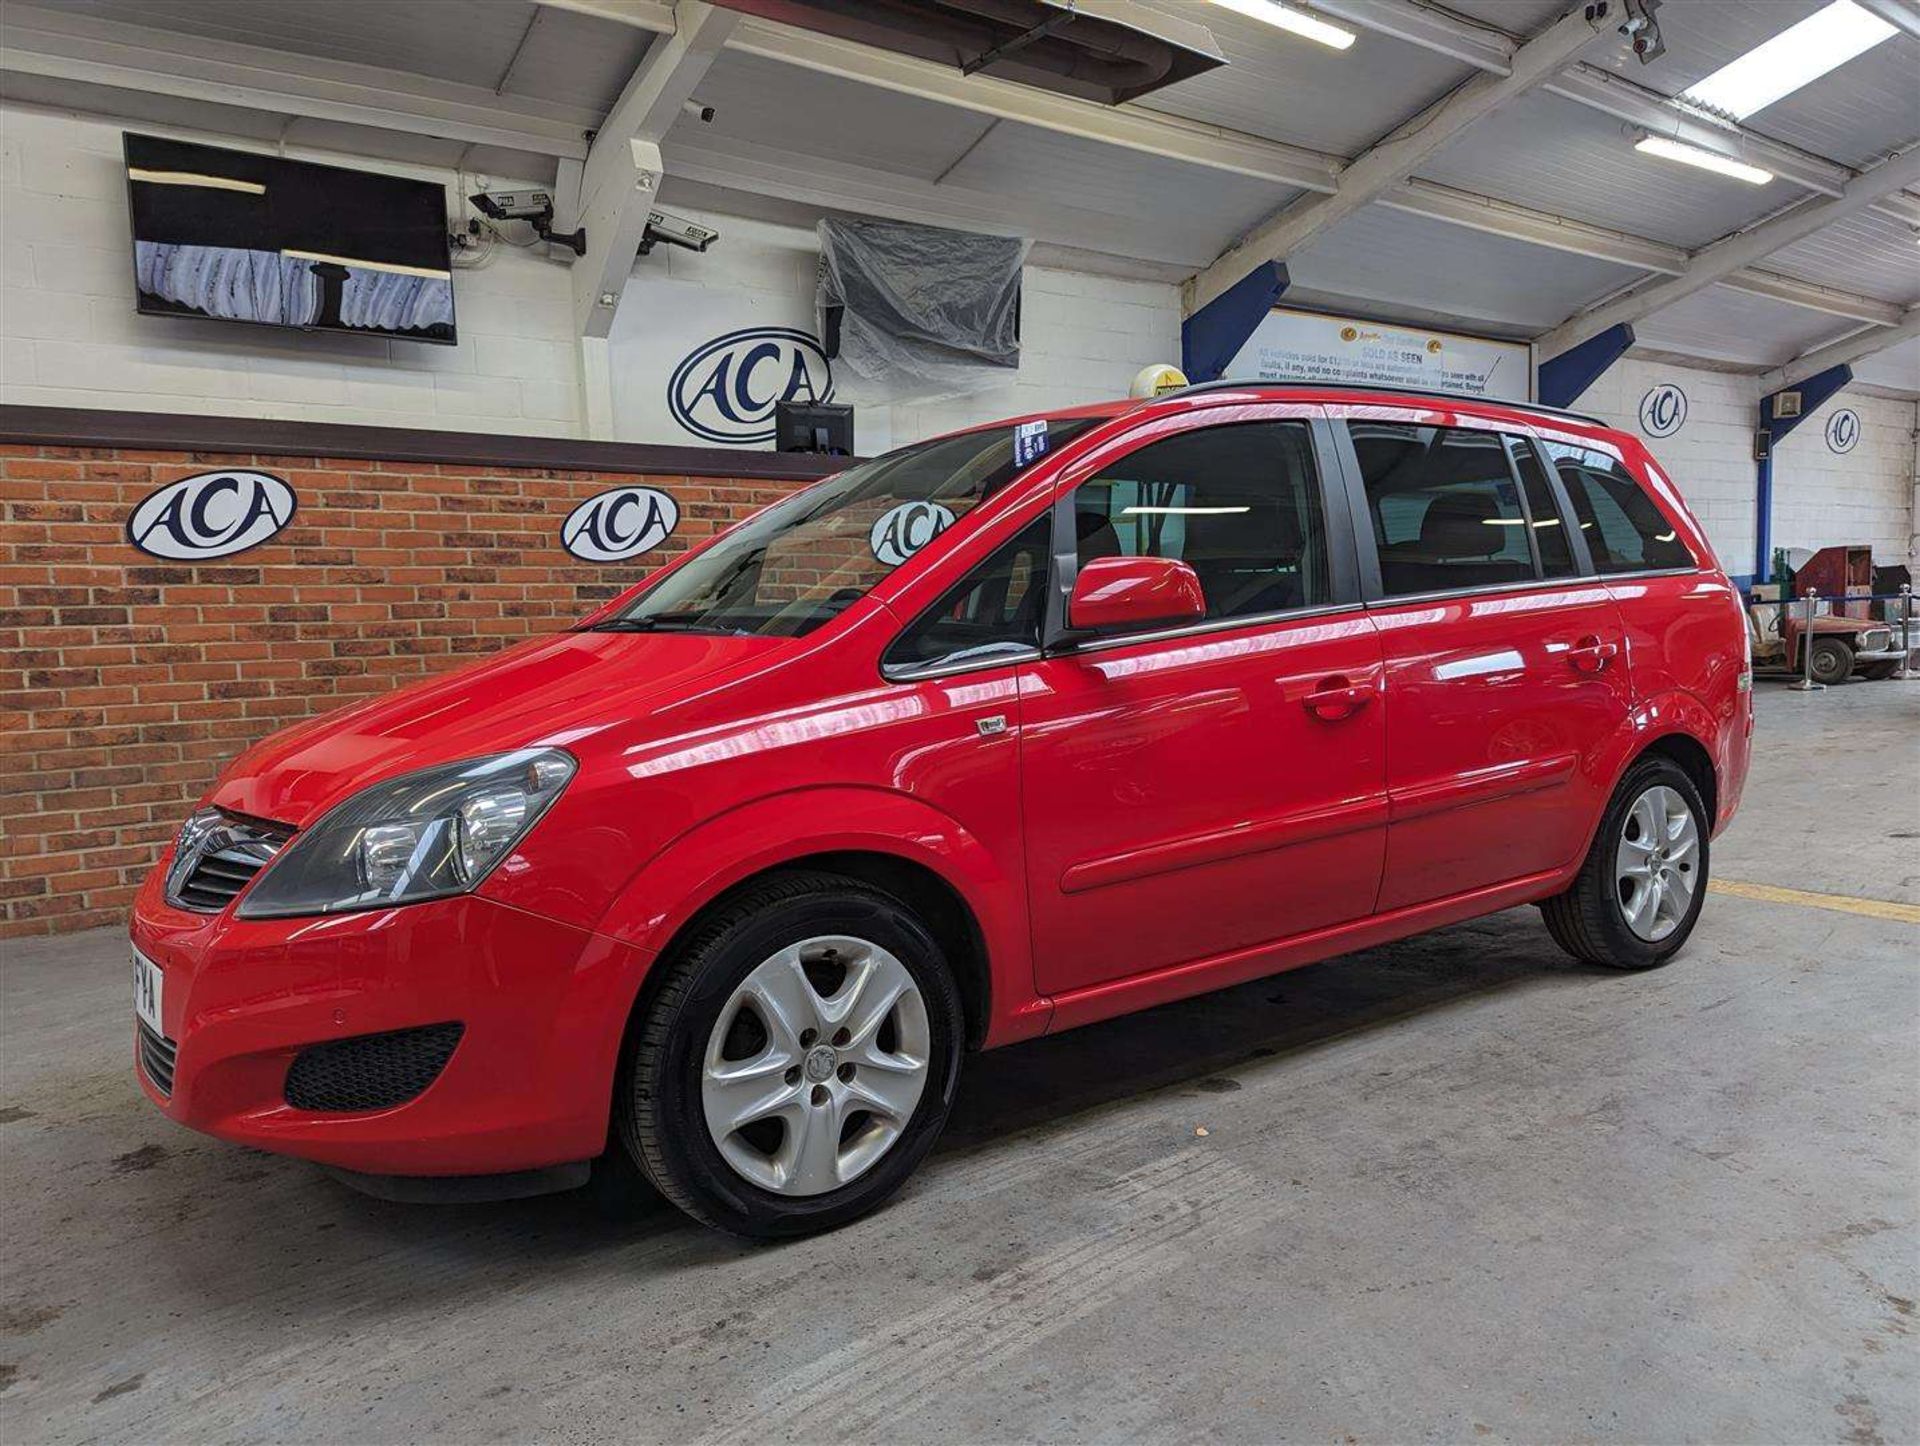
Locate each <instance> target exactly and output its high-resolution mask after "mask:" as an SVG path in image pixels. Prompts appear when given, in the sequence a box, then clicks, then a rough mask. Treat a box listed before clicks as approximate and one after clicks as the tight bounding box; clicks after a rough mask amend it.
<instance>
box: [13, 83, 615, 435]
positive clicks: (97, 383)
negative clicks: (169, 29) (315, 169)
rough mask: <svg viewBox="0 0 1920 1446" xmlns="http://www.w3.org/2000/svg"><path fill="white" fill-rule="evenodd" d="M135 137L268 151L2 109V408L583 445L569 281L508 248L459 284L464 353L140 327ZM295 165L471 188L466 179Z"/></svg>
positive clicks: (225, 326)
mask: <svg viewBox="0 0 1920 1446" xmlns="http://www.w3.org/2000/svg"><path fill="white" fill-rule="evenodd" d="M123 129H129V130H148V131H155V130H158V131H165V132H166V133H168V134H177V135H181V136H183V137H185V138H188V139H194V140H204V141H207V142H209V143H211V144H216V145H233V146H236V147H238V148H241V149H258V147H257V146H253V145H250V144H249V143H247V142H236V141H233V140H231V139H229V138H226V137H221V136H215V135H200V134H194V133H190V132H181V131H176V130H173V129H172V128H168V127H152V126H144V125H140V124H136V123H128V124H125V125H123V124H122V123H120V122H117V121H113V120H106V119H99V118H93V117H80V116H74V115H69V114H65V113H63V112H58V111H49V110H43V109H39V108H36V107H28V106H19V105H0V261H3V262H4V271H3V272H0V276H3V278H4V290H3V291H0V339H3V340H4V351H3V352H0V401H6V402H17V403H30V404H36V405H40V406H62V407H106V408H125V409H130V410H136V411H162V412H197V413H211V414H217V415H223V416H243V417H282V418H294V419H299V420H303V421H314V422H357V423H361V424H371V425H385V426H400V427H443V428H449V429H452V430H457V431H479V432H519V433H530V434H534V435H557V436H568V435H573V434H576V433H577V432H578V430H579V425H580V424H579V417H580V396H579V385H578V382H577V380H576V375H575V369H576V366H577V363H576V360H575V349H574V345H573V341H572V326H571V321H570V316H569V308H570V306H571V296H572V293H571V289H570V287H569V283H568V279H567V271H566V268H565V267H564V266H562V265H557V264H554V263H552V262H548V261H545V260H542V259H540V258H539V257H537V256H536V255H535V254H534V253H533V252H530V251H520V250H516V249H514V248H512V247H509V246H497V247H495V249H494V252H493V255H492V259H491V260H490V261H489V262H488V263H487V264H486V265H484V266H482V267H479V268H478V269H475V270H463V271H461V272H459V273H458V274H457V275H456V277H455V280H454V288H455V289H454V308H455V321H456V324H457V326H458V328H459V333H460V344H459V345H458V346H453V347H446V346H431V345H427V344H424V343H420V342H409V341H389V340H386V339H384V338H379V337H355V336H318V335H302V334H300V333H297V332H279V331H272V330H269V329H267V328H264V327H260V328H254V327H247V326H240V325H235V324H234V323H231V322H220V321H212V320H207V321H201V320H197V319H193V318H180V317H162V316H151V317H149V316H138V315H136V314H135V313H134V309H133V258H132V245H133V243H132V240H131V232H130V230H129V225H128V220H127V200H126V170H125V163H124V161H123V160H122V157H121V150H120V132H121V131H122V130H123ZM288 154H290V155H293V156H294V157H295V158H296V159H312V160H323V161H331V162H333V163H334V164H342V163H345V164H352V165H357V166H360V167H362V168H363V169H367V170H385V171H404V173H405V174H408V175H413V176H420V177H437V178H439V179H444V180H445V181H446V182H447V184H448V185H449V187H452V186H454V185H455V184H456V182H457V178H456V177H455V176H454V174H453V173H452V172H451V171H440V172H436V171H433V170H429V169H423V168H420V167H398V166H392V165H383V164H380V163H377V162H371V161H362V160H357V159H354V158H351V157H348V158H343V157H340V156H338V155H329V154H318V153H312V152H304V151H302V152H295V151H289V153H288ZM492 179H493V180H494V182H495V184H500V182H501V179H502V178H492ZM509 184H510V183H509ZM455 214H458V213H455Z"/></svg>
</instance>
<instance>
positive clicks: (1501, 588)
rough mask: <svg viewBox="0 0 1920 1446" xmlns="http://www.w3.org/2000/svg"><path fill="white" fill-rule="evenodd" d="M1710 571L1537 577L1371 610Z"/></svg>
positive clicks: (1410, 597) (1416, 596)
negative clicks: (1449, 599) (1406, 604)
mask: <svg viewBox="0 0 1920 1446" xmlns="http://www.w3.org/2000/svg"><path fill="white" fill-rule="evenodd" d="M1705 571H1707V569H1706V568H1703V567H1660V568H1647V569H1644V570H1642V571H1639V572H1611V573H1609V572H1599V573H1591V572H1590V573H1569V574H1567V575H1566V576H1564V577H1536V578H1533V579H1531V580H1529V581H1527V582H1503V583H1496V584H1494V585H1493V586H1492V587H1452V588H1446V589H1443V590H1441V591H1438V592H1410V593H1401V594H1399V595H1397V596H1394V597H1379V598H1370V599H1369V600H1368V601H1367V602H1366V604H1365V606H1367V607H1369V608H1391V607H1399V606H1400V605H1401V604H1402V603H1423V602H1441V601H1444V600H1446V599H1448V598H1471V597H1495V596H1499V595H1502V594H1505V593H1515V592H1538V591H1540V590H1542V589H1544V588H1555V587H1559V588H1565V587H1593V586H1595V585H1596V584H1598V585H1600V586H1605V585H1606V584H1607V583H1610V582H1625V581H1627V580H1629V579H1631V578H1636V577H1688V576H1692V575H1694V574H1696V573H1702V572H1705Z"/></svg>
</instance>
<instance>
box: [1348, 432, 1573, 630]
mask: <svg viewBox="0 0 1920 1446" xmlns="http://www.w3.org/2000/svg"><path fill="white" fill-rule="evenodd" d="M1350 430H1351V433H1352V436H1353V447H1354V451H1355V452H1356V453H1357V454H1358V455H1359V458H1360V475H1361V477H1362V479H1363V480H1364V481H1365V483H1366V488H1367V510H1368V511H1369V512H1370V513H1371V514H1372V517H1373V535H1374V540H1375V542H1376V544H1377V546H1378V547H1379V550H1380V583H1381V587H1382V588H1383V589H1384V590H1385V591H1386V593H1387V594H1388V595H1389V596H1394V597H1404V596H1406V595H1408V594H1410V593H1423V592H1444V591H1448V590H1450V589H1454V588H1471V587H1494V586H1498V585H1499V584H1501V583H1512V582H1530V581H1532V580H1533V579H1534V578H1535V577H1536V576H1537V574H1536V573H1535V571H1534V562H1533V548H1532V545H1531V544H1530V542H1529V540H1528V537H1527V533H1528V531H1529V529H1528V526H1527V515H1526V511H1525V509H1524V508H1523V507H1522V506H1521V503H1520V488H1519V486H1518V484H1516V483H1515V481H1514V478H1513V470H1512V468H1511V467H1509V466H1508V464H1507V451H1506V446H1505V444H1504V443H1503V442H1502V440H1501V439H1500V437H1499V435H1498V434H1496V433H1493V432H1468V431H1458V430H1455V429H1453V428H1450V427H1419V426H1414V425H1412V424H1411V423H1404V422H1360V421H1356V422H1354V423H1352V424H1351V426H1350Z"/></svg>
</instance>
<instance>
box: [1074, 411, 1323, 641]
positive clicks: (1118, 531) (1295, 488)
mask: <svg viewBox="0 0 1920 1446" xmlns="http://www.w3.org/2000/svg"><path fill="white" fill-rule="evenodd" d="M1074 517H1075V523H1076V526H1077V527H1078V529H1079V537H1080V561H1081V562H1083V563H1084V562H1088V561H1090V560H1091V559H1093V558H1096V557H1171V558H1177V559H1179V560H1180V561H1182V562H1184V563H1186V564H1187V565H1188V566H1189V567H1191V568H1192V569H1193V570H1194V572H1195V573H1196V574H1197V575H1198V576H1199V579H1200V588H1201V591H1202V592H1203V593H1204V594H1205V596H1206V599H1207V616H1208V617H1210V618H1232V617H1251V616H1254V615H1256V614H1260V613H1272V612H1283V611H1286V610H1287V609H1290V608H1302V607H1317V606H1319V605H1321V604H1324V603H1328V602H1331V601H1332V599H1333V594H1332V590H1331V588H1330V586H1329V584H1328V580H1327V577H1328V574H1327V529H1326V521H1325V518H1324V517H1323V516H1322V514H1321V510H1320V485H1319V482H1318V480H1317V478H1316V475H1315V472H1314V467H1313V446H1312V442H1311V440H1310V439H1309V437H1308V434H1307V426H1306V423H1304V422H1245V423H1237V424H1233V425H1229V426H1219V427H1206V428H1203V429H1201V430H1199V431H1194V432H1182V433H1180V434H1178V435H1177V436H1172V437H1168V438H1165V439H1164V440H1162V441H1158V442H1150V443H1148V444H1147V445H1146V446H1144V447H1142V448H1140V450H1139V451H1137V452H1134V453H1132V454H1130V455H1129V456H1127V457H1125V458H1123V459H1121V460H1120V461H1118V462H1116V463H1114V464H1113V465H1112V466H1110V467H1108V468H1107V469H1106V470H1105V471H1103V472H1102V473H1101V474H1100V475H1099V476H1098V477H1095V478H1093V479H1091V480H1090V481H1087V482H1084V483H1082V484H1081V486H1080V489H1079V491H1077V492H1076V493H1075V494H1074Z"/></svg>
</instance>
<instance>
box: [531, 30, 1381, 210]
mask: <svg viewBox="0 0 1920 1446" xmlns="http://www.w3.org/2000/svg"><path fill="white" fill-rule="evenodd" d="M541 3H542V4H548V5H556V6H558V7H559V8H561V9H565V10H571V11H573V12H574V13H576V14H581V15H593V16H597V17H598V18H600V19H603V20H616V21H619V22H620V23H622V24H626V25H634V26H637V27H639V28H640V29H643V30H656V29H660V28H663V27H661V26H659V25H658V24H657V23H656V21H657V17H658V12H659V10H660V8H661V7H660V6H659V5H657V4H655V3H653V0H541ZM727 44H728V49H730V50H738V51H741V52H743V53H745V54H748V55H756V56H760V57H763V58H765V59H768V60H777V61H780V62H781V63H783V64H786V65H797V66H799V67H801V68H802V69H803V70H813V71H818V72H820V73H822V74H825V75H833V76H839V77H842V78H844V79H847V80H853V81H858V82H859V83H861V84H863V85H872V86H878V87H879V88H880V89H882V90H891V91H894V92H896V93H898V94H901V95H911V96H918V97H920V98H921V99H924V100H931V101H938V102H940V103H941V104H944V105H951V106H955V107H957V108H959V109H961V110H968V111H972V112H974V113H975V114H976V115H985V116H993V117H995V118H997V119H999V120H1010V121H1017V122H1019V123H1021V124H1022V125H1030V126H1036V127H1038V128H1039V129H1041V130H1047V131H1053V132H1056V133H1058V134H1061V135H1071V136H1079V137H1081V138H1083V139H1085V140H1091V141H1101V142H1104V143H1106V144H1108V145H1116V146H1121V147H1123V148H1125V149H1127V150H1130V151H1138V152H1140V153H1142V154H1145V155H1155V156H1164V157H1165V158H1167V159H1168V160H1173V161H1185V162H1187V163H1189V164H1191V165H1196V166H1205V167H1207V168H1208V169H1210V170H1216V171H1231V172H1233V173H1234V174H1236V175H1241V176H1251V177H1253V178H1254V179H1255V180H1260V181H1268V182H1271V183H1272V184H1274V185H1276V186H1285V187H1287V188H1288V189H1290V190H1308V191H1320V192H1329V193H1330V192H1331V191H1332V190H1333V178H1334V175H1335V174H1336V173H1337V172H1338V171H1339V169H1340V167H1341V165H1342V164H1344V163H1343V161H1342V160H1341V158H1340V157H1338V156H1330V155H1326V154H1323V153H1322V152H1319V151H1313V150H1308V149H1306V148H1305V147H1302V146H1289V145H1285V144H1283V143H1281V142H1279V141H1269V140H1265V139H1263V138H1261V137H1259V136H1251V135H1247V134H1245V133H1243V132H1240V131H1233V130H1228V129H1227V128H1226V127H1224V126H1216V125H1208V124H1206V123H1205V122H1202V121H1191V120H1184V119H1182V118H1181V117H1179V116H1173V115H1163V114H1161V113H1159V112H1157V111H1148V110H1142V109H1140V108H1138V107H1134V106H1107V105H1101V104H1099V103H1098V102H1095V101H1090V100H1081V99H1079V98H1078V97H1076V96H1070V95H1055V94H1053V93H1051V92H1049V91H1044V90H1036V89H1034V88H1033V87H1031V86H1025V85H1017V84H1015V83H1014V82H1012V81H1007V80H998V79H996V78H994V77H993V76H990V75H962V74H961V73H960V70H959V68H958V67H957V66H947V65H941V64H938V63H936V62H934V61H931V60H922V59H920V58H919V57H917V56H912V55H897V54H895V53H893V52H891V51H886V50H880V49H877V48H875V47H873V46H870V45H861V44H859V43H857V42H855V41H851V40H842V39H840V38H838V37H837V36H832V35H820V34H817V33H816V32H814V31H811V30H802V29H800V28H799V27H797V26H793V25H783V24H781V23H779V22H778V21H773V20H762V19H760V18H759V17H757V16H744V17H742V19H741V21H740V24H739V26H738V27H737V28H736V29H735V30H734V32H733V37H732V39H730V40H729V41H728V43H727Z"/></svg>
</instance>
